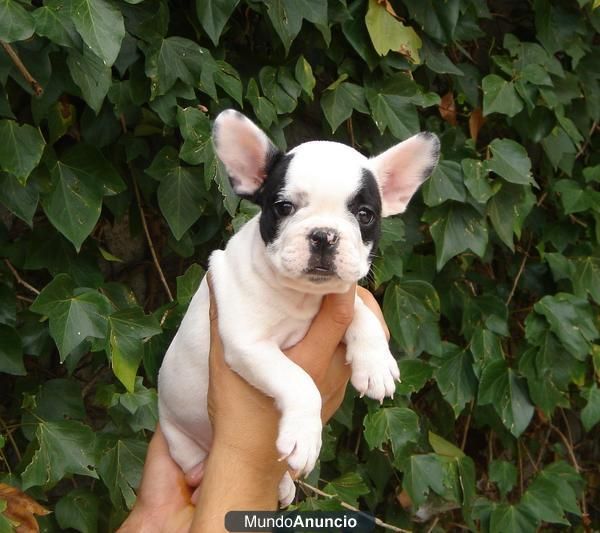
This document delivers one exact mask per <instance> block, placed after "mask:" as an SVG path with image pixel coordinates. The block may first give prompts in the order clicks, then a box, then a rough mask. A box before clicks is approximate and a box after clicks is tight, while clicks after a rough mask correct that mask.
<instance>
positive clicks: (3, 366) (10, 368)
mask: <svg viewBox="0 0 600 533" xmlns="http://www.w3.org/2000/svg"><path fill="white" fill-rule="evenodd" d="M0 372H4V373H5V374H12V375H13V376H25V375H26V374H27V371H26V370H25V366H24V365H23V346H22V342H21V337H19V334H18V333H17V332H16V331H15V329H14V328H12V327H10V326H5V325H4V324H0Z"/></svg>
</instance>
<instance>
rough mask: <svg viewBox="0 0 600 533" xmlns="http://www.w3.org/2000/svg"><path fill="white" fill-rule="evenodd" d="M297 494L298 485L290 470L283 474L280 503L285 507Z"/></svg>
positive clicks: (280, 486) (280, 484) (280, 485)
mask: <svg viewBox="0 0 600 533" xmlns="http://www.w3.org/2000/svg"><path fill="white" fill-rule="evenodd" d="M295 496H296V485H295V484H294V480H293V479H292V476H290V473H289V472H286V473H285V474H283V477H282V478H281V481H280V482H279V505H280V506H281V508H282V509H283V508H284V507H287V506H288V505H289V504H290V503H292V502H293V501H294V497H295Z"/></svg>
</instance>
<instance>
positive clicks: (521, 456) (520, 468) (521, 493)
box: [517, 439, 524, 498]
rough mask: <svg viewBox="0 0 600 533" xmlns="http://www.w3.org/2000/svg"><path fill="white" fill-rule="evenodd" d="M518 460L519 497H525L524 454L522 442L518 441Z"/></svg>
mask: <svg viewBox="0 0 600 533" xmlns="http://www.w3.org/2000/svg"><path fill="white" fill-rule="evenodd" d="M517 459H518V460H519V495H520V496H521V498H522V497H523V491H524V479H523V454H522V453H521V441H520V440H519V439H517Z"/></svg>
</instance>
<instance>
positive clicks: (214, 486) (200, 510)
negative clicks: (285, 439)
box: [191, 440, 286, 533]
mask: <svg viewBox="0 0 600 533" xmlns="http://www.w3.org/2000/svg"><path fill="white" fill-rule="evenodd" d="M275 457H276V456H275V453H272V454H269V455H268V456H267V457H261V458H257V457H250V456H249V455H248V454H247V453H244V452H241V451H240V450H239V449H235V448H232V447H230V446H228V445H220V443H219V442H218V441H217V440H215V442H214V444H213V447H212V450H211V452H210V454H209V456H208V459H207V463H206V469H205V471H204V478H203V480H202V486H201V488H200V494H199V496H198V501H197V504H196V513H195V516H194V521H193V523H192V527H191V531H192V532H194V533H205V532H208V533H214V532H221V531H225V527H224V520H225V515H226V514H227V512H229V511H236V510H237V511H241V510H253V511H258V510H275V509H277V499H278V490H277V489H278V486H279V482H280V481H281V478H282V476H283V474H284V472H285V465H286V463H285V462H281V463H279V462H278V461H277V460H276V458H275Z"/></svg>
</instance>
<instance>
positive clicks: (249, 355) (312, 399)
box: [159, 112, 431, 505]
mask: <svg viewBox="0 0 600 533" xmlns="http://www.w3.org/2000/svg"><path fill="white" fill-rule="evenodd" d="M216 123H217V130H216V131H217V133H216V135H217V137H218V142H217V143H216V145H217V152H218V154H219V156H220V157H221V158H222V159H223V162H224V163H225V166H226V167H227V169H228V171H229V172H230V173H234V175H235V178H236V179H237V180H238V184H237V185H238V189H237V190H238V192H240V191H241V192H245V193H248V194H252V193H253V192H254V191H256V189H257V188H258V187H260V183H262V180H264V167H265V161H266V158H267V156H268V154H267V152H268V151H269V150H272V145H271V143H270V141H268V139H267V138H266V136H265V135H264V133H262V132H261V131H260V130H259V129H258V128H257V127H256V126H254V124H253V123H252V122H250V121H249V120H248V119H246V118H245V117H242V118H240V115H239V114H233V113H232V112H224V113H223V114H221V115H219V117H218V118H217V121H216ZM247 137H248V138H247ZM409 141H410V139H409ZM409 141H406V142H409ZM410 146H413V145H410ZM293 153H294V158H293V159H292V162H291V164H290V166H289V168H288V172H287V176H286V183H287V186H286V188H285V189H284V190H283V191H282V192H281V196H282V197H283V199H286V200H289V201H292V202H293V203H294V204H295V205H297V211H296V213H295V214H294V215H293V216H290V217H289V219H288V220H286V221H285V222H284V223H283V224H282V226H281V227H280V232H279V234H278V236H277V238H276V239H275V240H274V241H273V242H272V243H271V244H270V245H269V246H265V243H264V242H263V240H262V238H261V236H260V230H259V216H257V217H255V218H253V219H252V220H250V221H249V222H248V223H247V224H246V225H245V226H244V227H243V228H242V229H241V230H240V231H239V232H238V233H237V234H236V235H234V236H233V237H232V238H231V240H230V241H229V243H228V245H227V248H226V249H225V250H224V251H223V250H218V251H215V252H214V253H213V254H212V255H211V258H210V270H211V273H212V280H213V287H214V291H215V298H216V301H217V302H218V307H219V331H220V334H221V338H222V341H223V345H224V350H225V358H226V361H227V363H228V365H229V366H230V367H231V368H232V369H233V370H234V371H236V372H237V373H238V374H240V375H241V376H242V377H243V378H244V379H246V380H247V381H248V382H249V383H250V384H252V385H254V386H255V387H256V388H258V389H259V390H261V391H263V392H264V393H266V394H267V395H269V396H271V397H273V398H274V399H275V403H276V405H277V407H278V409H279V410H280V411H281V419H280V425H279V435H278V438H277V442H276V446H277V449H278V451H279V453H280V454H281V455H282V456H284V457H286V458H287V462H288V464H289V466H290V467H291V468H292V469H293V470H295V471H297V472H299V473H301V474H308V473H309V472H310V471H311V470H312V469H313V467H314V466H315V463H316V461H317V458H318V455H319V451H320V448H321V429H322V427H321V416H320V414H321V396H320V394H319V391H318V389H317V387H316V385H315V384H314V382H313V381H312V379H311V378H310V376H309V375H308V374H307V373H306V372H305V371H304V370H303V369H302V368H300V367H299V366H297V365H296V364H295V363H293V362H292V361H290V360H289V359H288V358H287V357H285V355H284V354H283V353H282V350H284V349H286V348H288V347H290V346H293V345H294V344H296V343H297V342H298V341H300V340H301V339H302V338H303V337H304V335H305V334H306V332H307V330H308V327H309V326H310V323H311V321H312V320H313V318H314V316H315V315H316V313H317V312H318V310H319V308H320V306H321V301H322V298H323V296H324V295H325V294H327V293H334V292H336V293H341V292H345V291H347V290H348V289H349V288H350V286H351V284H352V283H354V282H356V281H357V280H358V279H360V278H361V277H363V276H365V275H366V274H367V272H368V269H369V252H370V250H371V246H370V245H369V243H367V244H365V243H363V242H362V240H361V236H360V230H359V227H358V223H357V221H356V219H355V218H354V216H353V215H352V214H351V213H349V211H348V209H347V205H348V200H349V199H350V198H352V196H353V195H354V194H355V192H356V191H357V189H358V187H359V185H360V180H361V175H362V169H363V168H371V169H372V170H373V172H374V173H375V174H376V176H377V179H378V180H379V183H380V185H381V184H383V185H381V187H382V192H383V193H385V191H386V190H387V191H388V193H389V192H390V191H391V190H394V191H397V190H399V189H402V187H399V186H397V185H394V186H391V182H390V180H392V181H393V180H396V178H397V176H399V175H400V174H398V173H394V171H393V169H391V168H390V161H393V160H398V159H399V157H398V155H397V154H391V156H390V154H388V153H387V152H385V153H384V154H383V155H384V156H385V157H382V156H380V158H381V159H380V158H375V159H374V160H368V159H367V158H365V157H364V156H362V155H360V154H359V153H358V152H356V151H355V150H353V149H352V148H349V147H347V146H344V145H341V144H338V143H329V142H311V143H305V144H303V145H300V146H299V147H297V148H296V149H294V150H293ZM403 153H404V156H403V157H404V162H405V163H406V165H407V167H409V168H410V169H411V170H410V172H409V174H410V175H413V174H415V173H416V174H418V172H416V171H415V170H414V169H415V168H416V169H417V170H418V169H419V168H421V171H422V167H423V165H429V164H431V155H427V156H422V158H421V160H420V162H419V163H415V164H413V163H412V162H411V160H410V158H409V157H408V156H407V155H406V152H403ZM386 154H387V155H386ZM417 158H418V157H417ZM400 159H402V158H400ZM416 174H415V175H416ZM412 187H413V184H411V185H410V186H409V187H408V188H409V189H410V188H412ZM413 192H414V191H413ZM390 194H392V196H393V195H394V194H396V193H395V192H392V193H390ZM405 196H406V194H405V191H404V192H402V194H401V200H400V201H402V202H404V199H405ZM388 200H389V198H388ZM388 200H385V199H384V203H385V202H386V201H388ZM394 201H396V200H389V202H394ZM396 203H398V202H397V201H396ZM390 209H391V208H390ZM319 227H326V228H332V229H333V230H335V231H336V232H338V233H339V235H340V238H339V241H338V249H337V253H336V256H335V265H336V272H337V277H335V278H332V279H330V280H328V281H326V282H321V283H315V282H314V281H311V280H310V279H307V277H306V275H305V274H304V270H305V269H306V267H307V262H308V260H309V257H310V253H309V251H308V246H307V236H308V235H309V233H310V232H311V230H313V229H314V228H319ZM208 311H209V295H208V288H207V284H206V281H205V280H204V281H203V282H202V284H201V286H200V288H199V290H198V292H197V293H196V294H195V295H194V297H193V299H192V301H191V303H190V306H189V309H188V311H187V313H186V315H185V317H184V318H183V321H182V323H181V326H180V328H179V331H178V332H177V334H176V335H175V338H174V339H173V342H172V343H171V346H170V347H169V349H168V351H167V354H166V355H165V359H164V361H163V364H162V367H161V370H160V375H159V410H160V423H161V427H162V430H163V432H164V434H165V436H166V438H167V441H168V443H169V449H170V452H171V455H172V456H173V458H174V459H175V461H176V462H177V463H178V464H179V465H180V466H181V467H182V469H183V470H184V471H188V470H190V469H191V468H192V467H194V466H195V465H196V464H198V463H199V462H201V461H203V460H204V458H205V457H206V454H207V453H208V451H209V449H210V446H211V441H212V430H211V426H210V421H209V418H208V411H207V391H208V354H209V344H210V326H209V316H208ZM345 342H346V344H347V360H348V363H350V364H351V365H352V378H351V380H352V384H353V385H354V387H355V388H356V389H357V390H358V391H359V392H360V393H361V395H363V394H367V395H368V396H370V397H371V398H375V399H377V400H380V401H383V398H384V396H391V395H392V394H393V392H394V390H395V381H396V380H398V379H399V371H398V365H397V363H396V361H395V359H394V358H393V356H392V354H391V353H390V351H389V348H388V344H387V341H386V339H385V336H384V333H383V331H382V328H381V326H380V324H379V322H378V320H377V318H376V317H375V315H374V314H373V313H372V312H371V311H370V310H369V309H368V308H367V307H366V306H365V305H364V304H363V303H362V301H361V300H360V299H359V298H357V299H356V303H355V313H354V319H353V321H352V324H351V325H350V327H349V328H348V330H347V332H346V336H345ZM257 430H259V429H257ZM293 496H294V485H293V482H292V481H291V478H290V477H289V475H288V474H286V476H285V477H284V478H283V479H282V482H281V485H280V501H281V502H282V503H283V504H286V505H287V504H288V503H290V502H291V500H292V499H293Z"/></svg>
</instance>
